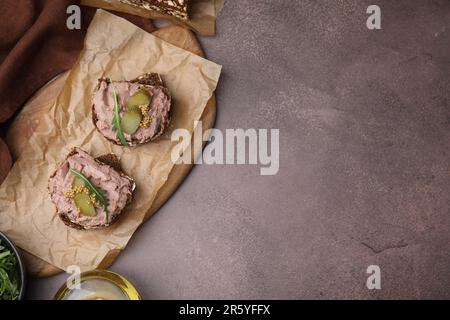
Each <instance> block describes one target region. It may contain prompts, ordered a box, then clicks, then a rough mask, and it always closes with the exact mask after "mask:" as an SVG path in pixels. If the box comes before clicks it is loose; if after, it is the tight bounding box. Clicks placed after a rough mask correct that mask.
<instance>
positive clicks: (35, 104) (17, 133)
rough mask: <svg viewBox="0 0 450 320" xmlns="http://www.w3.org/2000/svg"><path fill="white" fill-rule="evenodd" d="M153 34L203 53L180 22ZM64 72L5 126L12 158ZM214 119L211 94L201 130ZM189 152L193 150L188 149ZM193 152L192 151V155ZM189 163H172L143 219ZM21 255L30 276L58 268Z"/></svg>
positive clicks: (170, 191)
mask: <svg viewBox="0 0 450 320" xmlns="http://www.w3.org/2000/svg"><path fill="white" fill-rule="evenodd" d="M153 35H155V36H157V37H158V38H161V39H163V40H165V41H167V42H169V43H171V44H173V45H175V46H178V47H180V48H183V49H185V50H188V51H190V52H192V53H194V54H197V55H199V56H204V53H203V50H202V48H201V46H200V44H199V42H198V41H197V39H196V37H195V35H194V34H193V33H192V32H191V31H189V30H187V29H184V28H182V27H180V26H170V27H166V28H162V29H158V30H156V31H155V32H153ZM67 75H68V72H66V73H64V74H61V75H60V76H58V77H57V78H55V79H54V80H52V81H51V82H50V83H48V84H47V85H46V86H44V87H43V88H42V89H40V90H39V91H38V92H37V93H36V94H35V95H34V96H33V97H32V98H31V99H30V101H29V102H28V103H26V105H25V106H24V107H23V109H22V111H21V112H20V113H19V114H18V115H17V116H16V118H15V119H14V121H13V123H12V124H11V126H10V127H9V129H8V131H7V134H6V142H7V144H8V146H9V148H10V151H11V154H12V157H13V159H14V160H16V159H17V158H18V157H19V156H20V154H21V152H22V150H23V149H24V147H25V146H26V144H27V143H28V140H29V138H30V137H31V135H32V134H33V132H34V130H35V129H36V127H37V126H38V125H39V119H40V118H41V115H43V114H44V113H46V112H47V111H48V110H49V109H50V108H51V106H52V105H53V103H54V102H55V100H56V97H57V96H58V94H59V92H60V91H61V89H62V87H63V85H64V82H65V80H66V78H67ZM215 119H216V103H215V98H214V96H213V97H212V98H211V100H210V101H209V102H208V104H207V105H206V108H205V110H204V112H203V114H202V117H201V120H202V121H203V131H205V130H207V129H210V128H212V127H213V125H214V122H215ZM191 154H193V152H192V153H191ZM193 156H195V155H193ZM192 166H193V165H185V164H183V165H177V166H174V168H173V170H172V171H171V173H170V175H169V178H168V180H167V182H166V183H165V184H164V186H163V187H162V188H161V189H160V190H159V192H158V194H157V196H156V199H155V201H154V203H153V205H152V207H151V208H150V210H149V212H148V213H147V214H146V216H145V220H144V221H146V220H148V218H150V217H151V216H152V215H153V214H154V213H155V212H156V211H157V210H158V209H159V208H160V207H161V206H162V205H163V204H164V203H165V202H166V201H167V199H169V197H170V196H171V195H172V194H173V193H174V192H175V190H176V189H177V188H178V186H179V185H180V184H181V182H182V181H183V180H184V178H185V177H186V176H187V174H188V173H189V171H190V170H191V169H192ZM22 252H23V257H24V259H25V263H26V267H27V270H28V273H29V274H30V275H32V276H37V277H46V276H50V275H53V274H56V273H59V272H62V270H61V269H58V268H56V267H54V266H53V265H51V264H48V263H47V262H45V261H43V260H41V259H40V258H38V257H36V256H33V255H32V254H30V253H28V252H25V251H22ZM119 253H120V251H119V250H118V251H115V252H112V253H110V254H109V255H108V256H107V257H106V258H105V259H104V260H103V262H102V264H101V265H100V266H99V268H108V267H109V266H110V265H111V264H112V263H113V262H114V260H115V258H116V257H117V256H118V254H119Z"/></svg>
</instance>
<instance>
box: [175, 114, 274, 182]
mask: <svg viewBox="0 0 450 320" xmlns="http://www.w3.org/2000/svg"><path fill="white" fill-rule="evenodd" d="M171 140H172V141H173V142H177V144H176V146H175V148H173V149H172V153H171V159H172V162H173V163H175V164H192V163H194V164H209V165H212V164H227V165H231V164H249V165H257V164H259V165H260V166H261V168H260V174H261V175H264V176H267V175H276V174H277V173H278V170H279V168H280V130H279V129H270V130H268V129H258V130H257V129H246V130H244V129H226V130H224V132H222V131H221V130H219V129H208V130H205V132H203V124H202V122H201V121H195V122H194V133H193V137H192V136H191V133H190V132H189V130H187V129H176V130H174V131H173V132H172V136H171ZM191 141H193V143H192V146H193V147H192V148H191ZM204 142H209V143H208V144H207V145H206V147H205V149H204V150H203V152H202V149H203V143H204ZM192 149H193V150H192Z"/></svg>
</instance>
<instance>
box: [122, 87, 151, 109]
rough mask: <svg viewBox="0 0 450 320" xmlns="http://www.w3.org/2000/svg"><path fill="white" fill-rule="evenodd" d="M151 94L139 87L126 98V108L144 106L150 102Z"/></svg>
mask: <svg viewBox="0 0 450 320" xmlns="http://www.w3.org/2000/svg"><path fill="white" fill-rule="evenodd" d="M151 99H152V96H151V94H150V92H148V91H146V90H143V89H140V90H138V91H136V93H134V94H133V95H132V96H131V97H129V98H128V100H127V108H128V109H131V108H133V107H135V106H142V105H144V106H146V105H149V104H150V102H151Z"/></svg>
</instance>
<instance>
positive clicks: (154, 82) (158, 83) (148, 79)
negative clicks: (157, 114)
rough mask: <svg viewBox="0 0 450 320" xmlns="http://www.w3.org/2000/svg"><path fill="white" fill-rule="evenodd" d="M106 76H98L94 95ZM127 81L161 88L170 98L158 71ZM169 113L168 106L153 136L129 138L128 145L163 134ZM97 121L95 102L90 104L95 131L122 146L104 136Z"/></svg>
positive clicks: (112, 140) (170, 111)
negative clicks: (137, 138) (143, 138)
mask: <svg viewBox="0 0 450 320" xmlns="http://www.w3.org/2000/svg"><path fill="white" fill-rule="evenodd" d="M106 80H107V79H106V78H100V79H99V80H98V84H97V86H96V88H95V90H94V95H95V93H96V92H97V91H98V90H99V87H100V84H101V82H102V81H106ZM126 82H129V83H137V84H140V85H143V86H150V87H159V88H161V89H162V91H163V92H164V94H165V95H166V96H167V97H169V99H171V95H170V92H169V90H168V89H167V87H166V86H165V85H164V82H163V80H162V78H161V75H160V74H158V73H146V74H144V75H141V76H139V77H137V78H136V79H133V80H129V81H126ZM171 115H172V108H171V107H170V106H169V112H168V114H167V117H163V118H162V120H161V124H160V128H159V130H158V132H157V133H156V134H155V135H153V136H149V137H148V138H147V139H145V140H144V141H137V140H135V139H133V138H132V139H131V141H128V143H129V145H128V146H130V147H132V146H136V145H139V144H145V143H148V142H150V141H153V140H155V139H156V138H158V137H159V136H160V135H161V134H163V132H164V130H165V129H166V128H167V127H168V126H169V124H170V121H171ZM97 121H98V115H97V113H96V111H95V104H94V103H93V104H92V122H93V123H94V126H95V128H96V129H97V131H99V132H100V134H102V135H103V136H104V137H105V138H106V139H107V140H109V141H111V142H112V143H114V144H117V145H119V146H123V145H122V144H121V143H120V142H119V141H118V140H117V139H110V138H108V137H106V136H105V135H104V134H103V133H102V132H101V130H100V129H99V128H98V127H97Z"/></svg>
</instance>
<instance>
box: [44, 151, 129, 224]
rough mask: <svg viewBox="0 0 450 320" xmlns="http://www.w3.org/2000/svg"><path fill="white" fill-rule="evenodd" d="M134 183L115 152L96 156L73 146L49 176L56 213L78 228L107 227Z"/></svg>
mask: <svg viewBox="0 0 450 320" xmlns="http://www.w3.org/2000/svg"><path fill="white" fill-rule="evenodd" d="M134 189H135V183H134V181H133V179H131V178H130V177H128V176H126V175H125V174H124V173H123V172H122V170H121V167H120V162H119V160H118V159H117V157H116V156H115V155H113V154H109V155H105V156H102V157H99V158H93V157H91V156H90V155H89V154H88V153H86V152H84V151H83V150H81V149H79V148H74V149H73V150H72V151H71V152H70V153H69V155H68V156H67V157H66V159H65V160H64V161H63V162H62V163H61V164H60V165H59V167H58V169H57V170H56V171H55V173H54V174H53V175H52V176H51V177H50V180H49V192H50V197H51V199H52V201H53V203H54V204H55V206H56V211H57V214H58V215H59V216H60V218H61V219H62V221H63V222H64V223H65V224H67V225H68V226H71V227H74V228H77V229H96V228H102V227H107V226H109V225H110V224H111V223H113V222H114V221H115V220H116V219H117V218H118V217H119V216H120V214H121V213H122V211H123V209H124V208H125V206H126V205H127V204H128V203H129V202H130V201H131V199H132V195H133V191H134Z"/></svg>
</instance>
